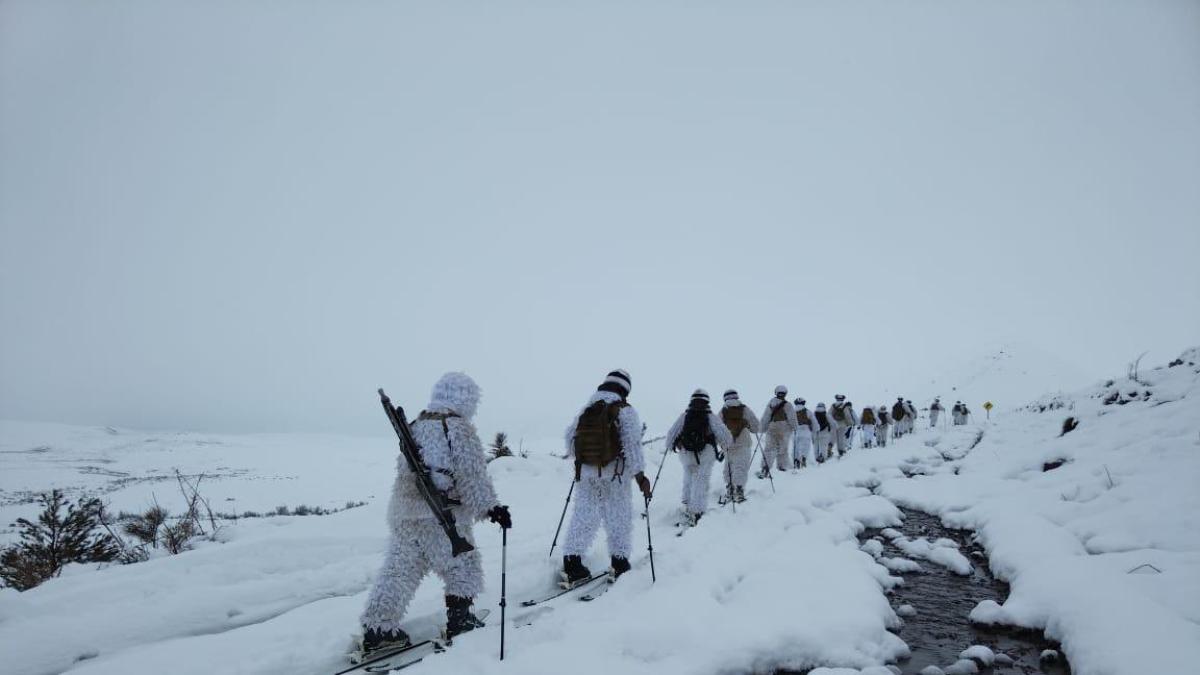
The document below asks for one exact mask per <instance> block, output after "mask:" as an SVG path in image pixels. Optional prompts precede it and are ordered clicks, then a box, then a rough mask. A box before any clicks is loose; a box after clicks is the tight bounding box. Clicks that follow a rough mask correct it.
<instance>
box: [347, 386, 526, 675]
mask: <svg viewBox="0 0 1200 675" xmlns="http://www.w3.org/2000/svg"><path fill="white" fill-rule="evenodd" d="M479 396H480V391H479V386H478V385H477V384H475V381H474V380H472V379H471V378H470V377H468V376H467V375H465V374H463V373H446V374H445V375H443V376H442V378H441V379H440V380H438V381H437V384H435V385H433V393H432V394H431V395H430V399H429V406H428V407H426V408H425V410H424V411H423V412H422V413H421V414H420V416H418V417H417V419H416V420H414V421H413V422H412V423H411V425H410V426H411V430H412V435H413V438H414V440H416V442H417V445H418V446H420V447H419V452H420V455H421V459H422V460H423V461H424V463H425V465H426V466H428V467H429V469H430V470H431V472H432V477H433V482H434V484H435V485H436V486H437V488H438V489H440V490H442V491H443V492H444V493H445V494H446V496H447V498H448V499H450V500H452V502H451V503H453V502H458V505H457V506H454V507H453V509H452V512H453V514H454V517H455V521H456V525H457V528H458V532H459V534H460V535H461V536H462V537H463V538H464V539H466V540H467V541H469V542H472V543H474V536H473V534H472V523H474V522H475V521H477V520H481V519H483V518H489V519H491V521H492V522H494V523H499V524H500V526H501V527H504V528H509V527H512V518H511V517H510V516H509V513H508V507H506V506H503V505H501V504H500V503H499V502H498V501H497V500H496V492H495V490H494V489H493V488H492V479H491V478H490V477H489V476H488V473H487V458H486V457H485V455H484V450H483V443H481V442H480V440H479V434H478V432H476V431H475V425H474V424H472V423H471V419H472V418H473V417H474V416H475V410H476V408H477V407H478V406H479ZM397 466H398V468H397V473H396V482H395V483H393V485H392V499H391V503H390V504H389V506H388V524H389V525H390V528H391V540H390V542H389V543H388V547H387V552H386V554H385V557H384V562H383V568H382V569H381V570H380V571H379V576H378V577H377V578H376V580H375V585H374V586H373V587H372V588H371V593H370V595H369V596H368V598H367V607H366V609H365V610H364V611H363V614H362V626H363V639H362V645H361V647H362V651H363V652H364V653H365V652H370V651H374V650H377V649H381V648H385V647H391V646H402V645H406V644H408V642H409V637H408V635H407V634H405V632H404V631H403V630H401V629H400V622H401V621H402V620H403V618H404V613H405V611H406V610H407V608H408V603H409V602H410V601H411V600H412V598H413V594H414V593H416V590H417V586H418V585H420V583H421V579H423V578H424V577H425V575H426V574H428V573H429V572H430V571H432V572H435V573H436V574H437V575H438V576H439V577H441V578H442V581H443V582H444V583H445V586H446V631H447V633H448V634H449V635H451V636H453V635H456V634H458V633H462V632H464V631H468V630H471V629H473V628H476V627H478V626H480V625H482V624H481V623H480V622H479V621H478V619H477V618H476V617H475V615H474V614H472V613H471V611H470V607H471V604H472V601H473V599H474V598H475V596H476V595H479V593H480V592H481V591H482V590H483V569H482V567H481V564H480V559H479V551H478V550H474V551H470V552H467V553H460V554H459V555H457V556H454V555H452V553H451V546H450V539H449V538H448V537H447V536H446V533H445V531H443V530H442V528H441V526H440V525H439V523H438V521H437V519H436V518H435V516H434V514H433V511H432V510H431V509H430V507H429V505H428V504H427V503H426V502H425V500H424V499H423V498H422V496H421V492H420V489H419V488H418V487H417V479H416V477H415V476H414V475H413V473H412V471H411V470H410V469H409V466H408V462H407V461H406V460H405V458H404V456H403V455H401V456H400V458H399V459H398V460H397Z"/></svg>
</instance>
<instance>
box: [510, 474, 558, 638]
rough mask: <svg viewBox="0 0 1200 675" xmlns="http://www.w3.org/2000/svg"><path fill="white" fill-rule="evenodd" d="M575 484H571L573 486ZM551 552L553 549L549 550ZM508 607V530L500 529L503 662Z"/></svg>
mask: <svg viewBox="0 0 1200 675" xmlns="http://www.w3.org/2000/svg"><path fill="white" fill-rule="evenodd" d="M574 484H575V483H573V482H572V483H571V485H574ZM551 550H553V549H551ZM506 607H508V529H506V528H504V527H501V528H500V660H501V661H503V660H504V610H505V608H506Z"/></svg>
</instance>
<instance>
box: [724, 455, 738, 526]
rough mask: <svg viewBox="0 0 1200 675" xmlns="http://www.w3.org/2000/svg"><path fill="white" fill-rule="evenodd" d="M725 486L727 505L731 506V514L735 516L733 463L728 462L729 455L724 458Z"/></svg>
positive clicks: (735, 501)
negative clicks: (727, 496)
mask: <svg viewBox="0 0 1200 675" xmlns="http://www.w3.org/2000/svg"><path fill="white" fill-rule="evenodd" d="M725 485H726V486H728V492H729V503H730V504H733V513H734V515H737V500H736V499H734V498H733V492H734V489H733V462H731V461H729V455H726V456H725Z"/></svg>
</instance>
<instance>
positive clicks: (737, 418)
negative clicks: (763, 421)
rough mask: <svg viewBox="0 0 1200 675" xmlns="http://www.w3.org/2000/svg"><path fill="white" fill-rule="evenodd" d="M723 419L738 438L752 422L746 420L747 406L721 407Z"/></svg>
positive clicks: (730, 431)
mask: <svg viewBox="0 0 1200 675" xmlns="http://www.w3.org/2000/svg"><path fill="white" fill-rule="evenodd" d="M721 421H722V422H724V423H725V426H727V427H729V433H731V434H733V437H734V438H737V436H738V434H740V433H742V432H743V431H745V430H746V427H748V426H750V422H748V421H746V406H744V405H737V406H728V405H727V406H725V407H724V408H721Z"/></svg>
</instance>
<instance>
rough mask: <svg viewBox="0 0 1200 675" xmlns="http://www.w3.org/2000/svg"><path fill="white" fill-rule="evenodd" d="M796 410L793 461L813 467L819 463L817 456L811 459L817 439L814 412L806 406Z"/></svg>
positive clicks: (801, 405)
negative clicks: (815, 463) (814, 442)
mask: <svg viewBox="0 0 1200 675" xmlns="http://www.w3.org/2000/svg"><path fill="white" fill-rule="evenodd" d="M795 408H796V435H795V437H794V438H793V439H792V461H793V465H794V463H795V462H802V463H805V464H808V465H810V466H811V465H812V464H813V463H814V462H816V461H817V458H816V456H812V457H811V458H810V454H812V450H813V439H815V438H816V437H817V421H816V420H815V419H814V418H813V414H812V411H811V410H809V409H808V407H807V406H805V405H804V404H800V405H797V406H795Z"/></svg>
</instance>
